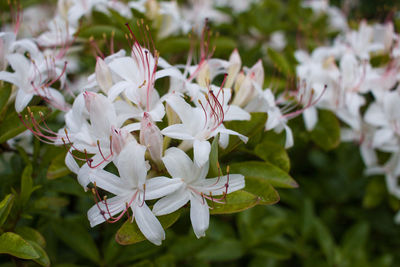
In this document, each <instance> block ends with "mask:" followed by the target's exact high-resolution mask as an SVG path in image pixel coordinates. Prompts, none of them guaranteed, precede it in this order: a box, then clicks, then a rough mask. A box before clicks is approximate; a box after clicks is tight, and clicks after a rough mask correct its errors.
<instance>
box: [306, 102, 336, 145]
mask: <svg viewBox="0 0 400 267" xmlns="http://www.w3.org/2000/svg"><path fill="white" fill-rule="evenodd" d="M310 134H311V139H312V140H313V141H314V142H315V143H316V144H317V145H318V146H319V147H321V148H322V149H324V150H331V149H334V148H336V147H337V146H338V145H339V144H340V124H339V121H338V119H337V118H336V116H335V114H333V113H332V112H330V111H328V110H319V111H318V123H317V124H316V125H315V128H314V130H312V131H311V133H310Z"/></svg>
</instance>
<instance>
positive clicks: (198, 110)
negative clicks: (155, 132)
mask: <svg viewBox="0 0 400 267" xmlns="http://www.w3.org/2000/svg"><path fill="white" fill-rule="evenodd" d="M166 102H167V103H168V105H170V106H171V108H172V109H173V110H174V111H175V112H176V114H178V116H179V118H180V119H181V121H182V124H173V125H170V126H168V127H167V128H165V129H163V130H162V131H161V133H162V134H163V135H165V136H169V137H171V138H175V139H179V140H186V141H188V144H189V148H190V147H191V146H193V153H194V162H195V163H196V164H197V165H198V166H202V165H204V164H205V163H206V162H207V160H208V157H209V154H210V150H211V145H210V143H209V141H207V140H208V139H210V138H211V137H214V136H216V135H217V134H218V133H221V134H222V135H223V134H226V135H237V136H238V137H239V138H240V139H241V140H242V141H243V142H247V140H248V138H247V137H245V136H243V135H241V134H239V133H237V132H235V131H232V130H229V129H226V128H225V127H224V126H223V121H224V115H225V110H224V108H223V105H221V103H222V102H219V100H218V98H217V97H216V96H215V95H214V93H213V92H212V91H210V92H209V95H208V98H207V102H204V103H201V106H202V107H191V106H190V105H189V104H188V103H186V102H185V100H183V98H182V97H180V96H178V95H177V94H171V95H169V96H168V97H167V98H166ZM221 140H223V142H222V143H221V142H220V145H222V146H224V147H226V146H227V145H228V142H227V140H226V138H222V139H221Z"/></svg>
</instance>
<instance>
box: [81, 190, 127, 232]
mask: <svg viewBox="0 0 400 267" xmlns="http://www.w3.org/2000/svg"><path fill="white" fill-rule="evenodd" d="M126 202H127V199H126V198H124V197H120V196H116V197H112V198H109V199H107V206H106V205H105V204H104V203H103V202H98V203H97V204H96V205H94V206H92V207H91V208H90V209H89V210H88V213H87V216H88V219H89V222H90V226H91V227H95V226H96V225H98V224H100V223H102V222H105V221H106V219H110V214H111V216H115V215H117V214H118V213H120V212H122V211H123V210H124V209H125V208H126V204H125V203H126Z"/></svg>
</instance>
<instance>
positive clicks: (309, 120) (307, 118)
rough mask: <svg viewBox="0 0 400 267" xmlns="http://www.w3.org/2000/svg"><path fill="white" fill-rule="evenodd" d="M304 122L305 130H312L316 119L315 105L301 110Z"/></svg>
mask: <svg viewBox="0 0 400 267" xmlns="http://www.w3.org/2000/svg"><path fill="white" fill-rule="evenodd" d="M303 119H304V124H305V126H306V129H307V131H312V130H313V129H314V127H315V125H316V124H317V121H318V112H317V109H316V108H315V107H309V108H307V109H305V110H304V112H303Z"/></svg>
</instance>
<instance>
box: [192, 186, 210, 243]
mask: <svg viewBox="0 0 400 267" xmlns="http://www.w3.org/2000/svg"><path fill="white" fill-rule="evenodd" d="M190 220H191V221H192V226H193V231H194V233H195V234H196V236H197V238H200V237H203V236H205V235H206V233H205V232H206V230H207V229H208V225H209V223H210V210H209V207H208V204H207V201H206V200H205V199H202V198H201V197H200V196H198V195H195V194H193V193H192V194H191V195H190Z"/></svg>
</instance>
